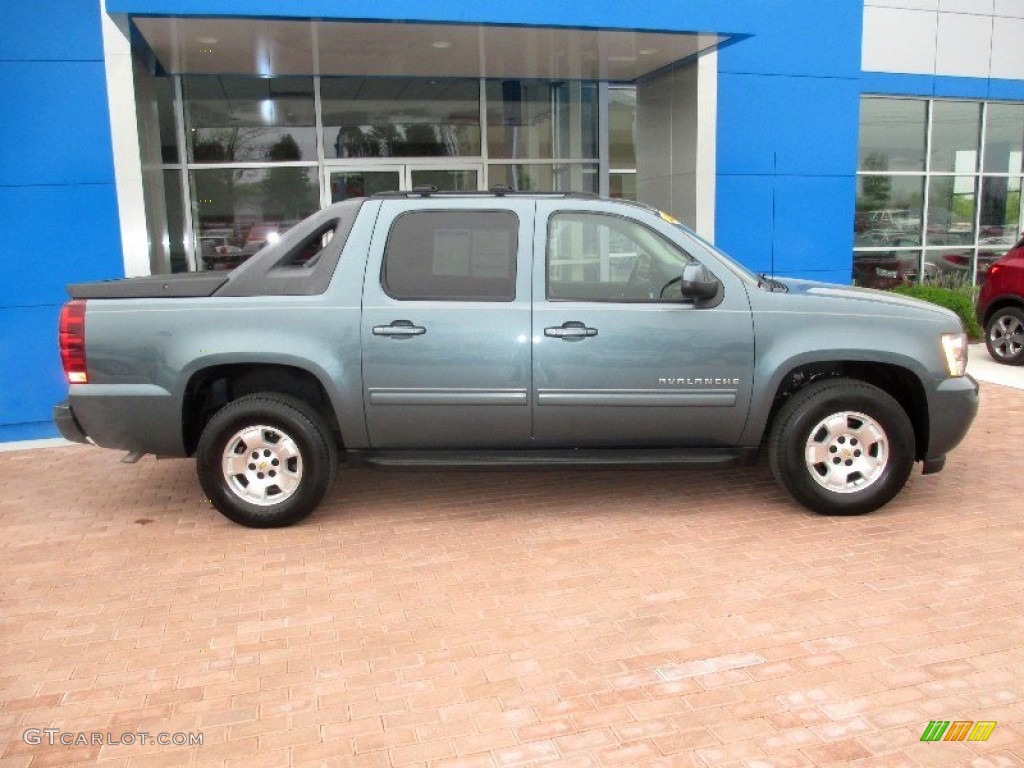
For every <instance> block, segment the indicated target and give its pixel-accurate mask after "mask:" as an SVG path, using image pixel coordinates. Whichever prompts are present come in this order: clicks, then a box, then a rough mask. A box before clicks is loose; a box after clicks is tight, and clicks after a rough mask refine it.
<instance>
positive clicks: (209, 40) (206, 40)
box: [196, 37, 220, 45]
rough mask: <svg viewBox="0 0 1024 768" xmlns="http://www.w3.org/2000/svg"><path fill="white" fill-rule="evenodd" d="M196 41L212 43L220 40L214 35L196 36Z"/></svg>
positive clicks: (206, 43) (204, 43) (205, 43)
mask: <svg viewBox="0 0 1024 768" xmlns="http://www.w3.org/2000/svg"><path fill="white" fill-rule="evenodd" d="M196 42H197V43H202V44H203V45H213V44H214V43H219V42H220V40H218V39H217V38H216V37H197V38H196Z"/></svg>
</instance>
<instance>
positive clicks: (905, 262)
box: [853, 249, 921, 289]
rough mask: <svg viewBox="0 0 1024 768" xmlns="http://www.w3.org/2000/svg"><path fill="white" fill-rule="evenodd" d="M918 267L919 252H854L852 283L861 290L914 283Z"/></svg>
mask: <svg viewBox="0 0 1024 768" xmlns="http://www.w3.org/2000/svg"><path fill="white" fill-rule="evenodd" d="M920 265H921V252H920V251H915V250H901V249H893V250H889V251H854V253H853V283H854V285H857V286H860V287H861V288H883V289H884V288H893V287H895V286H897V285H905V284H907V283H916V282H917V278H918V272H919V271H920Z"/></svg>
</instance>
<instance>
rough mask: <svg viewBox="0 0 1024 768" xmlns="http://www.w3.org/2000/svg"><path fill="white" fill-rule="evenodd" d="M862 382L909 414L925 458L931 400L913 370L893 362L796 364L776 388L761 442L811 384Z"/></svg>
mask: <svg viewBox="0 0 1024 768" xmlns="http://www.w3.org/2000/svg"><path fill="white" fill-rule="evenodd" d="M830 378H834V379H840V378H844V379H850V380H853V381H862V382H864V383H866V384H871V385H873V386H876V387H878V388H879V389H881V390H882V391H883V392H886V393H888V394H889V395H890V396H891V397H892V398H893V399H894V400H896V402H897V403H899V404H900V407H902V408H903V410H904V412H906V414H907V416H908V418H909V419H910V423H911V426H912V427H913V429H914V458H915V459H916V460H921V459H924V458H925V456H926V454H927V451H928V440H929V416H928V397H927V395H926V392H925V388H924V384H923V383H922V382H921V379H920V378H919V377H918V375H917V374H916V373H914V372H913V371H912V370H911V369H909V368H907V367H904V366H901V365H899V364H896V363H890V362H876V361H869V360H843V359H833V360H819V361H813V362H803V363H799V364H795V365H793V366H792V367H790V368H788V369H787V370H786V372H785V373H783V374H782V375H781V376H780V377H779V379H778V381H777V383H776V385H775V389H774V394H773V397H772V401H771V407H770V409H769V411H768V414H767V418H766V419H765V421H764V423H763V426H762V427H761V428H760V430H759V433H758V434H759V436H760V442H763V441H764V440H765V439H766V438H767V436H768V435H769V434H770V432H771V430H772V427H773V425H774V423H775V419H776V417H777V416H778V413H779V410H780V409H781V408H782V406H783V405H784V404H785V402H786V401H787V400H788V399H789V398H790V397H792V396H793V395H794V394H796V393H797V392H799V391H800V390H802V389H803V388H804V387H806V386H807V385H808V384H811V383H813V382H815V381H821V380H823V379H830Z"/></svg>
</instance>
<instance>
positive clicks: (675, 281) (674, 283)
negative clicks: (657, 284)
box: [658, 275, 683, 299]
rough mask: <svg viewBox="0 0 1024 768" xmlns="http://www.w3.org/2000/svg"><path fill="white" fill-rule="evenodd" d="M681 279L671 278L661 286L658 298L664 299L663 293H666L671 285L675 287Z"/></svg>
mask: <svg viewBox="0 0 1024 768" xmlns="http://www.w3.org/2000/svg"><path fill="white" fill-rule="evenodd" d="M682 279H683V276H682V275H677V276H676V277H673V278H672V279H671V280H669V281H668V282H667V283H665V284H664V285H663V286H661V290H660V291H659V292H658V298H659V299H664V298H665V291H667V290H668V289H669V288H671V287H672V286H673V285H676V284H677V283H679V282H681V281H682Z"/></svg>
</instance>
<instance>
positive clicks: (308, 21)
mask: <svg viewBox="0 0 1024 768" xmlns="http://www.w3.org/2000/svg"><path fill="white" fill-rule="evenodd" d="M1022 39H1024V0H829V2H807V1H806V0H805V1H804V2H797V1H796V0H734V1H733V2H728V3H723V2H719V1H718V0H688V1H687V2H685V3H653V2H646V1H645V0H640V1H639V2H634V3H621V2H615V3H612V2H605V0H594V2H590V3H578V2H563V1H560V0H554V1H552V0H548V2H541V1H540V0H512V1H511V2H504V3H486V4H484V3H479V4H472V3H465V2H455V1H454V0H434V1H433V2H430V3H425V2H410V1H409V0H378V2H374V3H364V4H353V3H341V2H338V0H289V1H288V2H281V1H280V0H277V1H276V2H268V0H245V1H244V2H243V0H106V2H105V3H104V2H101V0H76V2H70V3H69V2H66V0H33V1H32V2H29V1H28V0H12V3H10V4H9V5H8V6H7V7H6V8H5V25H4V32H3V34H2V37H0V91H2V93H3V104H4V109H3V111H2V114H0V126H2V129H0V139H2V144H0V211H2V214H0V220H2V222H3V226H2V232H3V235H4V242H5V243H6V244H7V245H6V247H5V258H4V263H5V265H6V267H7V273H6V276H5V279H4V280H3V281H2V284H0V353H2V356H3V366H2V368H0V442H9V441H20V440H29V439H34V438H44V437H52V436H54V435H56V431H55V429H54V428H53V426H52V423H51V422H50V412H51V407H52V405H53V404H54V403H55V402H57V401H59V400H60V399H62V398H63V397H64V394H65V390H66V383H65V381H64V378H63V374H62V373H61V369H60V362H59V359H58V354H57V343H56V326H57V314H58V311H59V308H60V306H61V304H62V303H63V302H64V301H65V300H66V299H67V294H66V293H65V288H64V287H65V285H66V284H68V283H76V282H85V281H89V280H98V279H107V278H117V277H124V276H138V275H149V274H164V273H171V272H181V271H196V270H204V269H211V268H228V267H230V266H231V265H232V264H236V263H238V262H240V261H241V260H243V259H244V258H246V257H247V256H248V255H249V254H250V253H252V252H254V251H255V250H256V249H258V248H259V247H260V246H261V245H262V244H264V243H266V242H268V241H273V240H274V239H275V238H276V237H278V236H279V235H280V233H281V232H283V231H285V230H286V229H287V228H288V227H289V226H291V225H293V224H294V223H295V222H296V221H298V220H300V219H302V218H303V217H305V216H306V215H308V214H310V213H312V212H313V211H315V210H317V209H319V208H321V207H323V206H326V205H329V204H330V203H331V202H333V201H338V200H343V199H346V198H349V197H353V196H361V195H367V194H373V193H374V192H377V191H385V190H394V189H402V190H411V189H413V188H414V187H418V186H422V185H433V186H436V187H438V188H440V189H451V190H478V189H479V190H486V189H489V188H491V187H494V186H495V185H506V186H509V187H513V188H517V189H521V190H555V191H578V192H594V193H599V194H602V195H609V196H612V197H622V198H628V199H635V200H638V201H641V202H644V203H648V204H650V205H653V206H657V207H658V208H661V209H664V210H666V211H669V212H671V213H672V214H674V215H675V216H676V217H677V218H679V219H681V220H682V221H683V222H684V223H686V224H687V225H689V226H691V227H693V228H694V229H695V230H696V231H697V232H698V233H700V234H702V235H704V236H705V237H706V238H708V239H710V240H713V241H714V242H715V243H716V244H717V245H718V246H720V247H721V248H722V249H724V250H725V251H726V252H728V253H730V254H731V255H733V256H734V257H735V258H737V259H738V260H739V261H741V262H743V263H744V264H746V265H747V266H748V267H750V268H752V269H754V270H757V271H759V272H760V271H764V272H769V273H773V274H775V275H779V276H792V277H800V278H808V279H815V280H825V281H830V282H837V283H843V284H850V283H856V284H859V285H864V286H868V287H876V288H885V287H890V286H892V285H894V284H897V283H900V282H915V281H930V282H935V283H936V284H953V283H963V282H967V283H970V282H977V281H978V280H980V279H983V275H984V269H985V267H986V266H987V264H988V263H990V262H991V260H992V259H993V258H995V257H996V256H998V255H999V254H1000V253H1002V252H1004V251H1005V250H1006V249H1007V248H1008V247H1009V245H1010V244H1012V243H1013V242H1015V240H1016V238H1017V237H1018V236H1019V234H1020V230H1021V226H1022V225H1021V220H1020V219H1021V194H1020V191H1021V178H1022V177H1024V168H1022V156H1024V47H1022V46H1021V45H1020V43H1019V41H1020V40H1022Z"/></svg>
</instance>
